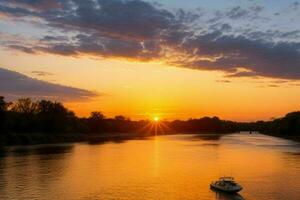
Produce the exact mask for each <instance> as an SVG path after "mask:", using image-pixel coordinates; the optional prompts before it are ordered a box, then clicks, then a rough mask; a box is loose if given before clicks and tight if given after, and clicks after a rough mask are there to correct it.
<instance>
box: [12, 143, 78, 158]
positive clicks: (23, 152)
mask: <svg viewBox="0 0 300 200" xmlns="http://www.w3.org/2000/svg"><path fill="white" fill-rule="evenodd" d="M72 149H73V145H45V146H28V147H15V148H11V149H9V150H8V151H9V153H11V154H13V155H14V156H28V155H50V154H65V153H69V152H71V151H72Z"/></svg>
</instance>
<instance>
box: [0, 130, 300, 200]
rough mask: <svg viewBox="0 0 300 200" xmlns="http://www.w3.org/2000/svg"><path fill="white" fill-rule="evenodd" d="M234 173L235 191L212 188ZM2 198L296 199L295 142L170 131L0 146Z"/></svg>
mask: <svg viewBox="0 0 300 200" xmlns="http://www.w3.org/2000/svg"><path fill="white" fill-rule="evenodd" d="M222 175H232V176H234V177H235V178H236V180H237V181H238V182H239V183H240V184H241V185H242V186H243V187H244V190H242V191H241V192H240V195H225V194H222V193H216V192H214V191H211V190H210V188H209V184H210V182H211V181H212V180H215V179H217V178H218V177H219V176H222ZM0 199H5V200H19V199H20V200H21V199H22V200H27V199H29V200H35V199H36V200H90V199H91V200H98V199H99V200H100V199H103V200H172V199H176V200H183V199H184V200H196V199H197V200H206V199H207V200H211V199H213V200H214V199H218V200H221V199H224V200H229V199H247V200H283V199H288V200H299V199H300V144H299V143H296V142H292V141H289V140H284V139H279V138H275V137H270V136H265V135H260V134H251V135H250V134H246V133H242V134H230V135H225V136H220V135H211V136H207V135H169V136H157V137H153V138H149V139H145V140H130V141H123V142H120V141H119V142H110V143H102V144H97V145H89V144H73V145H43V146H30V147H26V148H17V147H14V148H9V149H6V150H5V151H3V150H2V153H1V157H0Z"/></svg>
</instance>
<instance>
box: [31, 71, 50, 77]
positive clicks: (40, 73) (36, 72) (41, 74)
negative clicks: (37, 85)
mask: <svg viewBox="0 0 300 200" xmlns="http://www.w3.org/2000/svg"><path fill="white" fill-rule="evenodd" d="M31 73H32V74H35V75H37V76H52V75H53V74H52V73H49V72H45V71H32V72H31Z"/></svg>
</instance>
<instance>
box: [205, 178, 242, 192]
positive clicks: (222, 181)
mask: <svg viewBox="0 0 300 200" xmlns="http://www.w3.org/2000/svg"><path fill="white" fill-rule="evenodd" d="M210 187H211V188H212V189H215V190H219V191H222V192H228V193H237V192H239V191H241V190H242V189H243V187H242V186H241V185H240V184H238V183H236V182H235V180H234V178H233V177H221V178H219V180H217V181H214V182H212V183H211V184H210Z"/></svg>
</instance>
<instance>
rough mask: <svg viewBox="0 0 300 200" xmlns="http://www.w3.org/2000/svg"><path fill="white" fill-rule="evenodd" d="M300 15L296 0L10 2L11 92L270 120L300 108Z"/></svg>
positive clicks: (5, 29) (140, 115) (5, 89)
mask: <svg viewBox="0 0 300 200" xmlns="http://www.w3.org/2000/svg"><path fill="white" fill-rule="evenodd" d="M299 16H300V2H298V1H295V0H278V1H274V0H189V1H182V0H156V1H141V0H84V1H83V0H51V1H49V0H0V96H5V97H6V99H7V100H10V101H13V100H15V99H18V98H22V97H31V98H33V99H41V98H46V99H51V100H59V101H62V102H63V103H64V104H65V105H66V106H67V107H68V108H70V109H71V110H73V111H75V112H76V114H78V115H79V116H88V115H89V113H90V112H91V111H101V112H103V113H104V114H105V115H106V116H108V117H113V116H115V115H125V116H128V117H130V118H131V119H144V118H153V117H154V116H159V117H160V118H163V119H188V118H196V117H203V116H219V117H220V118H222V119H229V120H238V121H252V120H269V119H271V118H273V117H279V116H282V115H284V114H286V113H287V112H290V111H295V110H300V17H299Z"/></svg>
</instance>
